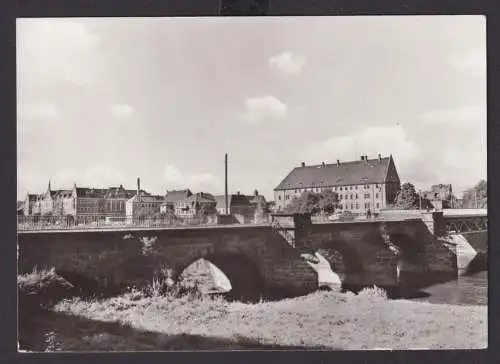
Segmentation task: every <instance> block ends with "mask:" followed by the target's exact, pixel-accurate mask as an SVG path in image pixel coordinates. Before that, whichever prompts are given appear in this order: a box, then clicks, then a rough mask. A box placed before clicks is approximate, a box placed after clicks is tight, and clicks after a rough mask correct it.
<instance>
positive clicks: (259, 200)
mask: <svg viewBox="0 0 500 364" xmlns="http://www.w3.org/2000/svg"><path fill="white" fill-rule="evenodd" d="M247 199H248V201H249V202H250V203H251V204H258V203H263V204H266V203H267V202H266V198H265V197H264V196H262V195H257V196H256V195H251V196H247Z"/></svg>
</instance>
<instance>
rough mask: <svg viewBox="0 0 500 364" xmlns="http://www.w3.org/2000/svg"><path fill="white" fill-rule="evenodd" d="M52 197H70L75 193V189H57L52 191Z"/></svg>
mask: <svg viewBox="0 0 500 364" xmlns="http://www.w3.org/2000/svg"><path fill="white" fill-rule="evenodd" d="M50 192H51V195H52V197H62V198H68V197H71V196H72V195H73V190H56V191H50Z"/></svg>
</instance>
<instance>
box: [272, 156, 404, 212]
mask: <svg viewBox="0 0 500 364" xmlns="http://www.w3.org/2000/svg"><path fill="white" fill-rule="evenodd" d="M399 190H400V180H399V176H398V172H397V170H396V165H395V163H394V159H393V158H392V155H391V156H389V157H382V156H381V155H380V154H379V155H378V158H374V159H368V157H367V156H362V157H361V159H360V160H357V161H349V162H341V161H339V160H337V163H335V164H326V163H321V164H319V165H312V166H306V165H305V163H302V165H301V166H300V167H296V168H294V169H293V170H292V171H291V172H290V173H289V174H288V175H287V176H286V177H285V178H284V179H283V181H281V183H280V184H279V185H278V186H277V187H276V188H275V189H274V201H275V203H276V210H277V211H283V210H284V209H285V208H286V207H287V206H288V205H290V203H291V201H292V200H293V198H294V197H299V196H300V195H301V194H302V193H303V192H305V191H310V192H321V191H334V192H336V193H337V194H338V196H339V208H340V209H341V210H345V211H350V212H352V213H366V212H367V211H368V210H370V211H372V212H377V211H379V210H380V209H383V208H386V207H388V206H389V205H391V204H393V203H394V200H395V198H396V195H397V193H398V191H399Z"/></svg>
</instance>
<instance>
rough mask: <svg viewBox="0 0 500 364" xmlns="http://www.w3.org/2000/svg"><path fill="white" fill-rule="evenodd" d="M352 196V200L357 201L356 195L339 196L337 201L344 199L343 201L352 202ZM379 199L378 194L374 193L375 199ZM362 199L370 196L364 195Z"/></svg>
mask: <svg viewBox="0 0 500 364" xmlns="http://www.w3.org/2000/svg"><path fill="white" fill-rule="evenodd" d="M353 196H354V199H356V200H357V199H358V194H357V193H356V194H354V195H345V196H344V195H339V200H342V199H345V200H352V199H353ZM378 197H379V194H378V193H376V194H375V198H378ZM364 198H370V194H369V193H365V194H364Z"/></svg>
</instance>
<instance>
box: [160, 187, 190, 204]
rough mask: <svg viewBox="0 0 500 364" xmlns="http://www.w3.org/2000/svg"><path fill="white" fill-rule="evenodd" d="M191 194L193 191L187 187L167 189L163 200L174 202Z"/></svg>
mask: <svg viewBox="0 0 500 364" xmlns="http://www.w3.org/2000/svg"><path fill="white" fill-rule="evenodd" d="M192 194H193V193H192V192H191V191H190V190H189V189H186V190H172V191H167V194H166V195H165V202H166V203H171V204H174V203H176V202H178V201H180V200H184V199H186V198H188V197H189V196H191V195H192Z"/></svg>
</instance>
